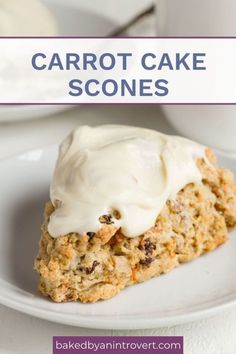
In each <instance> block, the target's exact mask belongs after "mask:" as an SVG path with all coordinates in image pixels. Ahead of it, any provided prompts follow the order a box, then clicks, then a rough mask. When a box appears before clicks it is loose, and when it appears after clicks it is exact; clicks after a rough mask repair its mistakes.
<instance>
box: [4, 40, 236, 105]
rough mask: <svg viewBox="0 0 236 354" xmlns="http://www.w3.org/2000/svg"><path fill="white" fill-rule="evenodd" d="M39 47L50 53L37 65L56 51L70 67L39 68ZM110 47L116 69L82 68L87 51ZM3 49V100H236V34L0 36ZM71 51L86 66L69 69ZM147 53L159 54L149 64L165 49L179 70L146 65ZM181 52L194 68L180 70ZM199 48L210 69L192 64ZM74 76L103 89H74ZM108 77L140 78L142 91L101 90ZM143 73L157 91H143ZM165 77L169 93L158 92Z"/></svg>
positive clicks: (7, 101)
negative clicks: (158, 82) (213, 36)
mask: <svg viewBox="0 0 236 354" xmlns="http://www.w3.org/2000/svg"><path fill="white" fill-rule="evenodd" d="M38 52H39V53H44V55H46V56H47V58H46V59H43V58H38V59H37V61H36V63H37V65H38V66H41V65H43V64H45V65H47V67H48V66H49V64H50V60H51V58H52V56H53V53H59V55H60V58H61V61H62V64H63V67H64V71H60V70H58V68H53V69H52V70H51V71H49V70H40V71H38V70H35V69H34V68H33V67H32V65H31V59H32V57H33V56H34V54H36V53H38ZM107 52H108V53H111V54H113V56H114V57H115V58H116V65H115V67H114V69H112V70H107V71H106V70H102V69H101V67H100V65H99V63H96V64H95V65H96V67H97V70H93V69H92V68H90V67H89V69H88V70H82V65H83V60H82V55H83V53H94V54H96V55H97V58H100V56H101V55H102V54H103V53H107ZM0 53H1V57H0V78H1V79H0V103H165V104H166V103H218V104H219V103H236V85H235V77H236V66H235V63H236V39H196V38H195V39H134V38H126V39H122V38H117V39H108V38H107V39H98V38H97V39H79V38H78V39H0ZM66 53H77V54H79V55H80V59H81V61H80V62H79V64H78V65H79V66H80V70H76V69H74V68H73V67H72V68H71V70H68V71H67V70H66V69H65V68H66V60H65V57H66ZM117 53H132V57H130V58H128V68H127V71H124V70H122V62H121V60H120V58H119V57H117ZM145 53H154V54H155V55H156V56H157V59H151V58H149V59H148V60H147V63H148V65H153V64H156V65H157V66H158V65H159V63H160V60H161V57H162V54H163V53H168V54H169V55H170V59H171V61H172V65H173V67H174V70H169V69H168V67H165V68H164V69H163V70H160V71H159V70H157V69H154V70H145V69H144V68H143V67H142V65H141V58H142V57H143V55H144V54H145ZM176 53H180V56H184V55H185V54H186V53H190V55H189V57H188V58H187V59H186V62H187V64H188V65H189V67H190V70H186V69H185V68H184V66H183V65H182V66H181V69H180V70H175V66H176V59H175V57H176ZM194 53H206V57H205V59H204V63H203V64H199V65H200V66H201V67H202V66H205V67H206V70H193V69H192V67H193V54H194ZM200 59H202V57H200ZM108 62H109V60H108ZM73 79H80V80H81V81H82V82H83V84H84V83H85V82H87V80H90V79H96V80H98V81H99V82H100V85H96V86H95V87H94V85H93V88H92V91H95V90H97V89H98V90H99V91H100V94H99V95H97V96H93V97H91V96H88V95H86V93H85V91H84V89H83V94H82V95H81V96H78V97H73V96H71V95H69V91H70V88H69V82H70V80H73ZM106 79H112V80H114V81H116V82H117V83H118V87H119V88H120V86H121V84H120V81H121V79H125V80H127V81H128V82H131V80H132V79H135V80H136V82H137V94H136V96H130V95H129V94H126V95H125V96H124V97H122V95H121V91H120V89H119V90H118V92H117V94H116V95H114V96H110V97H108V96H106V95H105V94H103V93H102V90H101V83H102V82H103V81H104V80H106ZM140 79H144V80H152V81H153V83H152V84H149V85H150V86H151V89H148V90H145V92H148V93H152V96H140V95H139V89H138V88H139V81H140ZM159 79H165V80H167V81H168V86H167V87H168V89H169V93H168V95H166V96H163V97H160V96H157V95H155V94H154V92H155V91H156V88H155V86H154V83H155V81H156V80H159ZM81 87H83V85H82V86H81ZM112 87H113V86H112ZM112 90H113V89H112Z"/></svg>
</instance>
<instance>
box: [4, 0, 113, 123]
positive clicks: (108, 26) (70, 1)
mask: <svg viewBox="0 0 236 354" xmlns="http://www.w3.org/2000/svg"><path fill="white" fill-rule="evenodd" d="M42 3H43V4H44V5H45V6H47V7H48V8H49V10H50V11H51V13H52V15H53V16H54V18H55V21H56V23H57V28H58V36H107V35H109V34H110V33H111V32H112V31H114V30H115V29H116V28H117V23H115V22H114V21H112V20H110V19H109V18H107V17H103V16H101V15H100V14H97V13H95V12H93V11H89V10H85V9H83V8H81V2H77V1H75V0H66V1H65V0H42ZM69 108H71V106H57V105H52V106H27V105H22V106H21V105H19V106H10V105H9V106H0V122H14V121H20V120H26V119H35V118H39V117H43V116H46V115H49V114H53V113H56V112H59V111H63V110H65V109H69Z"/></svg>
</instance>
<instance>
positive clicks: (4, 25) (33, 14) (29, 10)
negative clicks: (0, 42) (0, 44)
mask: <svg viewBox="0 0 236 354" xmlns="http://www.w3.org/2000/svg"><path fill="white" fill-rule="evenodd" d="M56 34H57V29H56V23H55V20H54V18H53V16H52V14H51V13H50V12H49V10H48V9H47V8H46V7H45V6H44V5H43V4H42V3H41V2H40V1H38V0H0V35H1V36H54V35H56Z"/></svg>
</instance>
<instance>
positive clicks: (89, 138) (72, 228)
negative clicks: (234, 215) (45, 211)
mask: <svg viewBox="0 0 236 354" xmlns="http://www.w3.org/2000/svg"><path fill="white" fill-rule="evenodd" d="M199 156H201V157H203V156H204V147H203V146H201V145H198V144H197V143H194V142H192V141H189V140H187V139H184V138H180V137H175V136H168V135H164V134H161V133H159V132H157V131H154V130H149V129H143V128H136V127H129V126H119V125H104V126H99V127H94V128H92V127H88V126H82V127H79V128H78V129H76V130H75V131H74V132H73V133H72V134H70V135H69V137H68V138H67V139H66V140H65V141H64V142H63V143H62V145H61V147H60V153H59V157H58V161H57V164H56V168H55V172H54V177H53V181H52V185H51V191H50V195H51V200H52V203H53V204H54V205H55V204H57V203H58V202H59V207H57V208H56V210H55V211H54V212H53V214H52V215H51V218H50V221H49V225H48V230H49V232H50V234H51V235H52V236H53V237H58V236H60V235H65V234H67V233H70V232H77V233H79V234H84V233H86V232H88V231H90V232H97V231H98V230H99V229H100V228H101V223H100V221H99V217H100V216H102V215H108V214H112V213H113V212H114V211H118V212H119V213H120V216H121V217H120V219H118V220H117V219H116V218H115V217H113V218H112V221H113V222H114V225H115V226H117V227H119V228H121V230H122V232H123V234H124V235H125V236H127V237H135V236H138V235H141V234H143V233H144V232H145V231H147V230H148V229H150V228H151V227H153V226H154V224H155V220H156V218H157V216H158V215H159V213H160V212H161V210H162V208H163V206H164V205H165V203H166V201H167V200H168V199H172V198H175V196H176V194H177V193H178V192H179V191H180V190H181V189H182V188H183V187H185V186H186V185H187V184H188V183H191V182H199V181H201V179H202V177H201V173H200V171H199V169H198V168H197V166H196V158H197V157H199ZM57 206H58V204H57Z"/></svg>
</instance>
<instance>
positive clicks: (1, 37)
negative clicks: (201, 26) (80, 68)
mask: <svg viewBox="0 0 236 354" xmlns="http://www.w3.org/2000/svg"><path fill="white" fill-rule="evenodd" d="M1 39H236V36H200V37H198V36H129V37H121V36H119V37H114V36H110V37H109V36H107V37H104V36H48V37H47V36H23V37H20V36H0V40H1Z"/></svg>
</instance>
